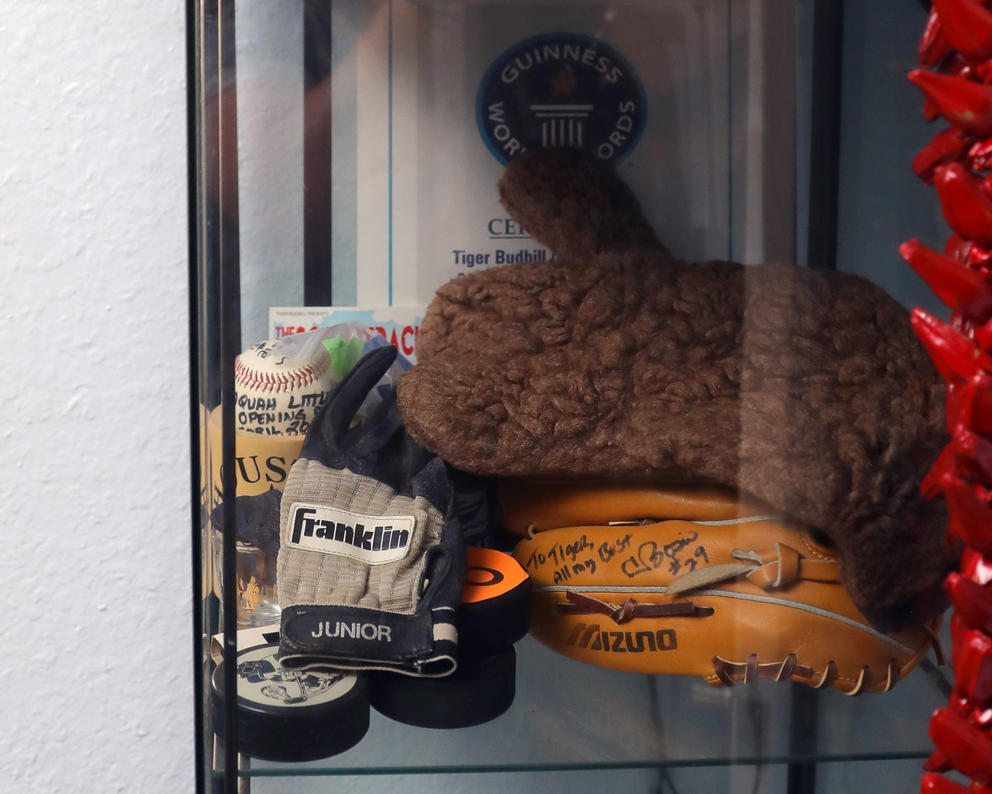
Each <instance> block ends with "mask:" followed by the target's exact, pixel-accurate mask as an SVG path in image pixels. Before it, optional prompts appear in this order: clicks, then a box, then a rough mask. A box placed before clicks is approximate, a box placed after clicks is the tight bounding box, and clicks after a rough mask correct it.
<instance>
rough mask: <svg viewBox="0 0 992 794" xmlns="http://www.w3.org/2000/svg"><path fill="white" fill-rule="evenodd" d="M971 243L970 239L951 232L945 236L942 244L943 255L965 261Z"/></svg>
mask: <svg viewBox="0 0 992 794" xmlns="http://www.w3.org/2000/svg"><path fill="white" fill-rule="evenodd" d="M973 245H974V243H973V242H972V241H971V240H966V239H965V238H964V237H961V235H959V234H952V235H951V236H950V237H948V238H947V243H946V244H945V245H944V256H949V257H950V258H951V259H956V260H957V261H958V262H961V263H962V264H963V263H966V262H967V261H968V252H969V251H970V250H971V247H972V246H973Z"/></svg>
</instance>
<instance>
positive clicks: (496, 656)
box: [369, 645, 517, 728]
mask: <svg viewBox="0 0 992 794" xmlns="http://www.w3.org/2000/svg"><path fill="white" fill-rule="evenodd" d="M516 681H517V654H516V651H514V650H513V646H512V645H510V646H508V647H506V648H504V649H502V650H500V651H497V652H496V653H491V654H486V655H484V656H476V657H473V658H469V659H466V660H463V661H462V662H461V663H459V665H458V669H457V670H455V672H454V673H452V674H451V675H449V676H444V677H443V678H413V677H410V676H405V675H398V674H396V673H375V674H373V675H372V676H371V682H370V686H369V691H370V697H371V700H372V707H373V708H374V709H375V710H376V711H378V712H379V713H380V714H382V715H384V716H386V717H389V718H390V719H393V720H396V721H397V722H403V723H406V724H407V725H415V726H416V727H418V728H468V727H470V726H472V725H479V724H481V723H483V722H488V721H489V720H492V719H495V718H496V717H498V716H499V715H500V714H502V713H503V712H504V711H506V710H507V709H508V708H510V704H511V703H513V697H514V695H515V694H516Z"/></svg>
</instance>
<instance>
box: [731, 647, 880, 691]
mask: <svg viewBox="0 0 992 794" xmlns="http://www.w3.org/2000/svg"><path fill="white" fill-rule="evenodd" d="M713 672H714V673H715V674H716V677H717V678H719V679H720V683H722V684H726V685H727V686H733V685H734V684H737V683H744V684H749V683H751V682H752V681H756V680H758V679H761V678H764V679H772V680H775V681H787V680H789V679H790V678H792V677H793V676H797V677H798V678H801V679H808V678H812V677H813V676H814V675H815V671H814V670H813V668H812V667H810V666H808V665H803V664H799V662H798V657H797V656H796V654H794V653H790V654H787V655H786V657H785V658H784V659H783V660H782V661H781V662H769V663H759V662H758V654H756V653H752V654H751V655H750V656H748V658H747V661H746V662H732V661H730V660H729V659H724V658H723V657H722V656H714V657H713ZM838 673H839V671H838V669H837V663H836V662H835V661H834V660H833V659H831V660H830V661H829V662H827V666H826V667H825V668H824V670H823V673H821V674H820V677H819V679H817V680H816V681H814V682H812V683H810V686H812V687H813V688H814V689H820V688H821V687H824V686H827V685H828V684H833V683H834V682H835V681H836V680H837V677H838ZM898 680H899V665H898V664H897V663H896V661H895V660H894V659H889V663H888V666H887V668H886V674H885V684H884V686H883V687H882V689H881V691H882V692H888V691H889V690H890V689H891V688H892V685H893V684H895V682H896V681H898ZM870 683H871V670H870V669H869V668H868V666H867V665H865V666H864V667H862V668H861V672H860V673H859V674H858V680H857V681H856V682H855V683H854V686H853V687H851V688H850V689H847V690H845V689H841V688H840V687H836V686H835V688H836V689H837V690H838V691H839V692H842V693H843V694H845V695H851V696H853V695H860V694H861V693H862V692H864V690H865V687H866V686H868V685H869V684H870Z"/></svg>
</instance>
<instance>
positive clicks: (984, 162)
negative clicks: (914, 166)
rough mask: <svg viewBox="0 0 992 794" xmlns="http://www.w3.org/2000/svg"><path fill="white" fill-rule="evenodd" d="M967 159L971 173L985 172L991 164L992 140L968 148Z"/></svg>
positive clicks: (977, 142)
mask: <svg viewBox="0 0 992 794" xmlns="http://www.w3.org/2000/svg"><path fill="white" fill-rule="evenodd" d="M952 129H953V127H952ZM924 148H925V147H924ZM920 154H922V152H920ZM919 156H920V155H917V157H919ZM967 158H968V164H969V167H970V168H971V170H972V171H984V170H986V169H987V168H988V167H989V163H992V138H986V139H985V140H981V141H975V142H974V143H973V144H971V146H970V147H969V148H968V153H967ZM914 162H915V160H914Z"/></svg>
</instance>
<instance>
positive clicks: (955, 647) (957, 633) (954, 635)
mask: <svg viewBox="0 0 992 794" xmlns="http://www.w3.org/2000/svg"><path fill="white" fill-rule="evenodd" d="M969 631H971V629H969V628H968V626H967V625H965V622H964V621H963V620H961V616H960V615H959V614H958V613H957V612H955V611H954V610H951V667H953V668H956V667H957V665H958V656H960V655H961V648H962V647H963V646H964V638H965V636H966V635H967V634H968V632H969ZM951 701H952V702H953V698H951Z"/></svg>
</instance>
